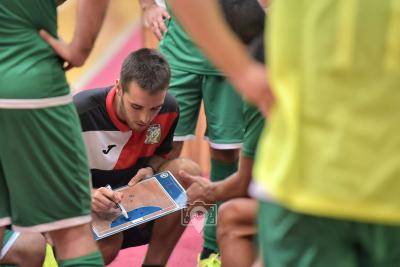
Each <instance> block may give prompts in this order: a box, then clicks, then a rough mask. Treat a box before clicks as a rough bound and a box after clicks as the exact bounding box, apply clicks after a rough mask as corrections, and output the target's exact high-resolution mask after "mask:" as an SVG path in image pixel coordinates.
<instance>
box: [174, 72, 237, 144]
mask: <svg viewBox="0 0 400 267" xmlns="http://www.w3.org/2000/svg"><path fill="white" fill-rule="evenodd" d="M169 93H171V94H172V95H173V96H174V97H175V98H176V99H177V101H178V103H179V109H180V116H179V121H178V126H177V128H176V130H175V137H174V141H184V140H188V139H191V138H193V137H194V134H195V129H196V124H197V118H198V115H199V110H200V105H201V101H202V100H203V101H204V109H205V114H206V118H207V130H206V133H205V136H206V137H207V139H208V141H209V143H210V145H211V147H213V148H216V149H234V148H239V147H240V146H241V143H242V140H243V134H244V126H243V114H242V109H243V101H242V99H241V97H240V96H239V94H238V93H237V92H236V91H235V90H234V89H233V87H232V86H231V85H230V84H229V83H228V82H227V80H226V79H225V78H224V77H222V76H217V75H200V74H194V73H190V72H184V71H181V70H176V69H173V70H172V76H171V83H170V87H169Z"/></svg>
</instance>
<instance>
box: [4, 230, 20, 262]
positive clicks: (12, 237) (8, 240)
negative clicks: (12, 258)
mask: <svg viewBox="0 0 400 267" xmlns="http://www.w3.org/2000/svg"><path fill="white" fill-rule="evenodd" d="M19 235H20V233H17V232H13V231H11V230H8V229H6V230H5V231H4V235H3V246H2V248H1V250H0V260H1V259H3V258H4V256H5V255H6V254H7V252H8V251H9V250H10V249H11V247H12V246H13V245H14V243H15V241H16V240H17V238H18V237H19Z"/></svg>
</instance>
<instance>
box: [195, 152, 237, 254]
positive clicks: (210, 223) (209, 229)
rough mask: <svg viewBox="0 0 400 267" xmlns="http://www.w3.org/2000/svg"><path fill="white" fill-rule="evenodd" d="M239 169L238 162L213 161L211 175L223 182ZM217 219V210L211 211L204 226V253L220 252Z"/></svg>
mask: <svg viewBox="0 0 400 267" xmlns="http://www.w3.org/2000/svg"><path fill="white" fill-rule="evenodd" d="M237 168H238V162H237V161H235V162H232V163H226V162H222V161H219V160H215V159H211V173H210V178H211V181H213V182H216V181H221V180H223V179H225V178H226V177H228V176H230V175H231V174H233V173H235V172H236V171H237ZM219 204H220V203H217V207H218V206H219ZM216 218H217V210H216V209H215V210H214V212H213V211H212V210H209V211H208V212H207V220H206V224H205V225H204V233H203V238H204V245H203V251H204V250H205V249H208V250H210V251H212V253H215V252H219V248H218V245H217V236H216V230H217V225H216V224H215V222H216ZM206 254H207V252H205V253H204V255H206ZM209 254H211V253H209ZM209 254H208V255H209ZM202 255H203V253H201V256H200V259H203V257H202ZM205 258H208V257H205Z"/></svg>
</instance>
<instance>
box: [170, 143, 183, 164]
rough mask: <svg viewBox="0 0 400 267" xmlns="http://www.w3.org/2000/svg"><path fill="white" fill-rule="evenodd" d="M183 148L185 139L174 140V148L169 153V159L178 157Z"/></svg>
mask: <svg viewBox="0 0 400 267" xmlns="http://www.w3.org/2000/svg"><path fill="white" fill-rule="evenodd" d="M182 148H183V141H174V142H173V145H172V150H171V151H170V152H169V153H168V155H167V158H168V159H169V160H172V159H176V158H178V157H179V156H180V154H181V152H182Z"/></svg>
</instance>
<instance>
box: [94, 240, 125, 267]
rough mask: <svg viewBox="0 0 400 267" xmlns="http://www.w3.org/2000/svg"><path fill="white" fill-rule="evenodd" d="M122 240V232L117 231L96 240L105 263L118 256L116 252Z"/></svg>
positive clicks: (119, 248)
mask: <svg viewBox="0 0 400 267" xmlns="http://www.w3.org/2000/svg"><path fill="white" fill-rule="evenodd" d="M122 241H123V234H122V233H118V234H115V235H112V236H110V237H108V238H105V239H102V240H100V241H98V242H97V244H98V246H99V250H100V252H101V255H102V256H103V260H104V263H105V264H106V265H107V264H110V263H111V262H112V261H113V260H114V259H115V258H116V257H117V256H118V253H119V251H120V250H121V245H122Z"/></svg>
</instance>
